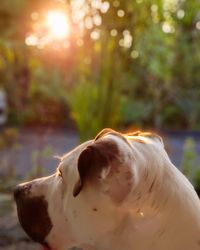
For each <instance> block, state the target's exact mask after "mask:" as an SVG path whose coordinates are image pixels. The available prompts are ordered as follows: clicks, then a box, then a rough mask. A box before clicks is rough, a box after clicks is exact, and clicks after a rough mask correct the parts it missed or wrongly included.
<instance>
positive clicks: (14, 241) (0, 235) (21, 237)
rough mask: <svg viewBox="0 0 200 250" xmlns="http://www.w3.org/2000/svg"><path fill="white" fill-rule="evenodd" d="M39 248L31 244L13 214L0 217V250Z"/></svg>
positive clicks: (38, 249)
mask: <svg viewBox="0 0 200 250" xmlns="http://www.w3.org/2000/svg"><path fill="white" fill-rule="evenodd" d="M41 249H42V248H41V246H40V245H38V244H36V243H33V242H31V241H30V240H29V239H28V237H27V236H26V235H25V233H24V232H23V230H22V229H21V227H20V225H19V223H18V220H17V216H16V214H15V212H14V211H13V212H12V213H9V214H7V215H4V216H2V217H1V220H0V250H41Z"/></svg>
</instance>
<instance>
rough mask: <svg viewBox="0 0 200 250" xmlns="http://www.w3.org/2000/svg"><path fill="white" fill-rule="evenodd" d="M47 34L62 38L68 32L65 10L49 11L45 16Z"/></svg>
mask: <svg viewBox="0 0 200 250" xmlns="http://www.w3.org/2000/svg"><path fill="white" fill-rule="evenodd" d="M46 25H47V28H48V31H49V35H50V36H52V38H54V39H59V40H62V39H64V38H66V37H67V36H68V34H69V20H68V18H67V15H66V13H65V12H62V11H49V12H48V13H47V17H46Z"/></svg>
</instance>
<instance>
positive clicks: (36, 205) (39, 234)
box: [14, 183, 52, 244]
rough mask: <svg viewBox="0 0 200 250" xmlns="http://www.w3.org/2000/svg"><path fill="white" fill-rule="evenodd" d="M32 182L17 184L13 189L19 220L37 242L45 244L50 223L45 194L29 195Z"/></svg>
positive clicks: (50, 226)
mask: <svg viewBox="0 0 200 250" xmlns="http://www.w3.org/2000/svg"><path fill="white" fill-rule="evenodd" d="M31 186H32V184H30V183H29V184H24V185H19V186H17V187H16V188H15V190H14V197H15V201H16V203H17V212H18V217H19V221H20V223H21V225H22V227H23V229H24V230H25V231H26V232H27V234H28V235H29V236H30V237H31V238H32V239H33V240H34V241H37V242H40V243H42V244H45V238H46V236H47V235H48V234H49V232H50V230H51V228H52V223H51V219H50V217H49V214H48V203H47V201H46V200H45V196H34V197H30V196H29V194H30V189H31Z"/></svg>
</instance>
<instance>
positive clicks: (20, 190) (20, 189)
mask: <svg viewBox="0 0 200 250" xmlns="http://www.w3.org/2000/svg"><path fill="white" fill-rule="evenodd" d="M30 188H31V185H30V184H25V185H17V186H16V187H15V188H14V190H13V194H14V198H15V200H18V199H20V198H21V197H22V196H23V195H24V194H27V193H28V192H29V190H30Z"/></svg>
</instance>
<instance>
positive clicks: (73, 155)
mask: <svg viewBox="0 0 200 250" xmlns="http://www.w3.org/2000/svg"><path fill="white" fill-rule="evenodd" d="M92 142H93V140H89V141H86V142H84V143H82V144H81V145H79V146H77V147H76V148H74V149H73V150H71V151H70V152H68V153H66V154H65V155H63V157H61V162H60V164H59V166H60V167H62V166H66V165H70V163H74V161H76V160H77V159H78V157H79V155H80V153H81V152H82V151H83V150H84V149H85V148H86V147H87V146H89V145H91V144H92Z"/></svg>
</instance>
